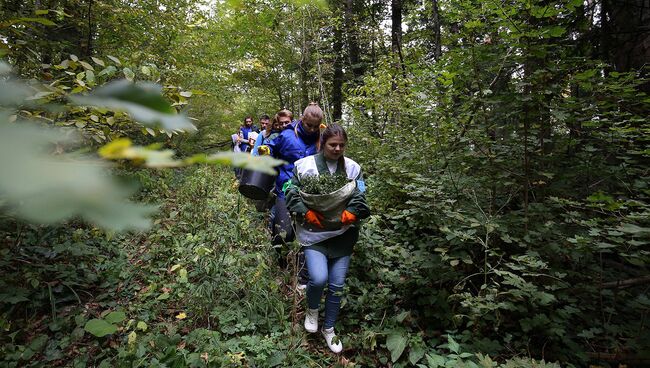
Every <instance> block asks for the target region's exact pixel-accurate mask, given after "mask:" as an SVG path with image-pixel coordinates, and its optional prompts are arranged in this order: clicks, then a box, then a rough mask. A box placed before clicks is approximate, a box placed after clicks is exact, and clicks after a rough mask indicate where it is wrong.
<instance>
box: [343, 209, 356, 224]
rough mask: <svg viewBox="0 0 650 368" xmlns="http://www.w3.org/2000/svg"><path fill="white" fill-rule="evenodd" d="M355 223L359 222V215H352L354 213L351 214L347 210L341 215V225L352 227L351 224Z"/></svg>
mask: <svg viewBox="0 0 650 368" xmlns="http://www.w3.org/2000/svg"><path fill="white" fill-rule="evenodd" d="M355 221H357V215H355V214H354V213H352V212H350V211H348V210H345V211H343V213H342V214H341V223H342V224H343V225H350V224H351V223H353V222H355Z"/></svg>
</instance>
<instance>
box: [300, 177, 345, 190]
mask: <svg viewBox="0 0 650 368" xmlns="http://www.w3.org/2000/svg"><path fill="white" fill-rule="evenodd" d="M348 182H349V180H348V178H347V177H345V176H344V175H317V176H316V175H314V176H306V177H304V178H301V183H300V184H301V186H300V190H301V191H302V192H303V193H307V194H329V193H332V192H335V191H337V190H339V189H341V188H342V187H343V186H345V185H346V184H347V183H348Z"/></svg>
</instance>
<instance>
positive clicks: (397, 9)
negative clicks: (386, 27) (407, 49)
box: [390, 0, 404, 67]
mask: <svg viewBox="0 0 650 368" xmlns="http://www.w3.org/2000/svg"><path fill="white" fill-rule="evenodd" d="M391 21H392V25H391V31H390V36H391V51H392V52H393V54H394V55H395V56H397V57H398V60H399V62H398V64H399V65H398V66H399V67H403V66H404V60H403V58H402V0H391Z"/></svg>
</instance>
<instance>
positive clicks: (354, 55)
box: [341, 0, 364, 83]
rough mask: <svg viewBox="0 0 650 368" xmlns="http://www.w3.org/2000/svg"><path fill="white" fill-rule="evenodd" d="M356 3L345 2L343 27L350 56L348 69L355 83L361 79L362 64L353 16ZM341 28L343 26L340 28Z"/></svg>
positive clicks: (348, 0)
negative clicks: (350, 70)
mask: <svg viewBox="0 0 650 368" xmlns="http://www.w3.org/2000/svg"><path fill="white" fill-rule="evenodd" d="M355 13H357V12H356V2H355V0H345V17H344V19H345V25H346V33H347V41H348V42H347V43H348V55H349V56H350V68H351V69H352V74H353V75H354V81H355V82H356V83H359V82H361V79H362V78H363V72H364V68H363V63H362V62H361V53H360V51H359V36H358V32H359V26H358V24H357V23H358V22H357V18H356V16H355ZM341 27H343V26H341Z"/></svg>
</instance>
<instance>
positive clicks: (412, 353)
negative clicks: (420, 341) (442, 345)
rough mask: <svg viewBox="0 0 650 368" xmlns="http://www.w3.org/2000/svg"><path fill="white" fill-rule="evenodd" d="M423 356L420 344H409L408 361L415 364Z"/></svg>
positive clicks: (422, 348)
mask: <svg viewBox="0 0 650 368" xmlns="http://www.w3.org/2000/svg"><path fill="white" fill-rule="evenodd" d="M423 356H424V347H423V346H421V345H415V346H411V347H410V350H409V362H411V364H413V365H415V364H416V363H417V362H419V361H420V359H422V357H423Z"/></svg>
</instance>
